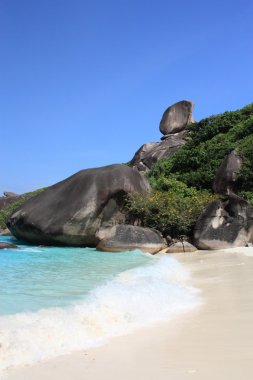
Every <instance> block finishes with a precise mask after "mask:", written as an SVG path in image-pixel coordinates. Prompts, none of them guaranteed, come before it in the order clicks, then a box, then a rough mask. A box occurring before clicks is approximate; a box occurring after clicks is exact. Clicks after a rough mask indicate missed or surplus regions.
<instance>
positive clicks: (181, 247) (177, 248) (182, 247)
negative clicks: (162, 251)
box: [166, 241, 197, 253]
mask: <svg viewBox="0 0 253 380" xmlns="http://www.w3.org/2000/svg"><path fill="white" fill-rule="evenodd" d="M196 251H197V248H196V247H194V245H192V244H191V243H189V242H188V241H177V242H176V243H173V244H171V245H170V246H169V248H168V249H167V250H166V253H182V252H196Z"/></svg>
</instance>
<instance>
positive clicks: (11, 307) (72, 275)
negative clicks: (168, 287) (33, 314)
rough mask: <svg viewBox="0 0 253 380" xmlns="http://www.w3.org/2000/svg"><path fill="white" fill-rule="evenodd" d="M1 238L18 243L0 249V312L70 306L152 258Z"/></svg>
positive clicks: (8, 312) (1, 239)
mask: <svg viewBox="0 0 253 380" xmlns="http://www.w3.org/2000/svg"><path fill="white" fill-rule="evenodd" d="M0 241H5V242H11V243H15V244H18V248H17V249H6V250H0V289H1V292H0V315H3V314H14V313H20V312H29V311H37V310H39V309H42V308H49V307H56V306H58V307H64V306H69V305H71V304H73V303H74V302H76V301H78V300H81V299H83V298H85V296H87V294H88V293H89V292H90V291H91V290H92V289H94V288H95V287H97V286H98V285H102V284H105V283H106V282H107V281H109V280H111V279H112V278H113V277H114V276H115V275H117V274H119V273H120V272H123V271H126V270H128V269H131V268H134V267H136V266H138V265H143V264H145V263H147V262H149V261H150V260H151V259H152V257H151V256H148V255H144V254H143V253H141V252H140V251H132V252H127V253H125V252H122V253H115V252H114V253H112V252H111V253H107V252H98V251H96V250H95V249H92V248H69V247H35V246H28V245H25V244H22V243H19V242H18V241H17V240H16V239H14V238H11V237H0Z"/></svg>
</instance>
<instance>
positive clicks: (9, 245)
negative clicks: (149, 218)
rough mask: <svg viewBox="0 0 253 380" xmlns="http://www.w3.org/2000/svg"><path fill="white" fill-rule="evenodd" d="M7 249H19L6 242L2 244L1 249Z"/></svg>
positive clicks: (0, 244) (0, 243)
mask: <svg viewBox="0 0 253 380" xmlns="http://www.w3.org/2000/svg"><path fill="white" fill-rule="evenodd" d="M5 248H17V246H16V245H15V244H12V243H6V242H2V241H1V242H0V249H5Z"/></svg>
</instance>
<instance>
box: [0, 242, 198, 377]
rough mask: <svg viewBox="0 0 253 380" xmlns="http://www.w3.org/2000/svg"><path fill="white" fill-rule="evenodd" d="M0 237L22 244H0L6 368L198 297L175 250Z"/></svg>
mask: <svg viewBox="0 0 253 380" xmlns="http://www.w3.org/2000/svg"><path fill="white" fill-rule="evenodd" d="M0 240H2V241H10V242H14V243H15V242H16V243H17V244H18V248H17V249H4V250H0V371H1V370H4V369H5V368H7V367H9V366H16V365H26V364H33V363H36V362H38V361H41V360H46V359H49V358H52V357H55V356H59V355H62V354H67V353H71V352H74V351H79V350H83V349H87V348H89V347H93V346H96V345H100V344H105V343H106V342H107V341H108V339H110V337H112V336H117V335H123V334H128V333H130V332H132V331H134V330H136V329H138V328H141V327H143V326H148V325H150V324H152V323H155V322H158V321H162V320H169V319H171V318H175V317H176V316H177V315H178V314H181V313H184V312H186V311H188V310H191V309H192V308H193V307H195V306H196V305H198V304H199V302H200V301H199V296H198V292H197V291H196V289H194V288H192V287H191V286H190V284H189V273H188V272H187V271H186V270H185V268H184V267H183V266H182V265H181V264H180V263H179V262H178V261H177V260H176V259H175V258H173V257H171V256H169V255H162V256H159V255H158V256H152V255H149V254H144V253H142V252H140V251H137V250H136V251H132V252H123V253H112V252H97V251H96V250H94V249H89V248H64V247H37V246H32V245H25V244H22V243H21V242H17V241H15V239H13V238H10V237H0ZM0 377H1V376H0Z"/></svg>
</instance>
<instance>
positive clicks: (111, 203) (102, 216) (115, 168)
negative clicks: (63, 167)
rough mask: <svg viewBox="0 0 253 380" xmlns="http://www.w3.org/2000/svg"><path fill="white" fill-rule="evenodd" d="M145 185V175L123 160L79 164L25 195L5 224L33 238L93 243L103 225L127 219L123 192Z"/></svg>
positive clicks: (33, 240) (147, 188) (146, 187)
mask: <svg viewBox="0 0 253 380" xmlns="http://www.w3.org/2000/svg"><path fill="white" fill-rule="evenodd" d="M149 191H150V186H149V184H148V182H147V180H146V178H145V177H144V176H142V175H141V174H140V173H139V172H138V171H137V170H134V169H132V168H130V167H128V166H125V165H110V166H104V167H101V168H95V169H87V170H82V171H80V172H78V173H76V174H74V175H73V176H71V177H69V178H67V179H65V180H64V181H62V182H59V183H57V184H55V185H53V186H51V187H49V188H48V189H46V190H45V191H44V192H42V193H40V194H38V195H37V196H35V197H33V198H31V199H29V200H28V201H27V202H26V203H25V204H24V205H22V206H21V207H20V208H19V209H18V210H16V211H15V212H14V213H13V214H12V215H11V217H10V218H9V220H8V222H7V226H8V228H9V229H10V231H11V232H12V234H13V235H14V236H16V237H17V238H20V239H24V240H27V241H29V242H31V243H35V244H50V245H60V244H62V245H69V246H71V245H72V246H96V245H97V243H98V242H99V239H98V237H97V236H96V232H97V230H98V229H99V228H100V227H101V226H103V227H112V226H113V225H115V224H118V223H124V222H125V213H124V210H123V204H124V197H125V195H126V194H129V193H132V192H139V193H148V192H149Z"/></svg>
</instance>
